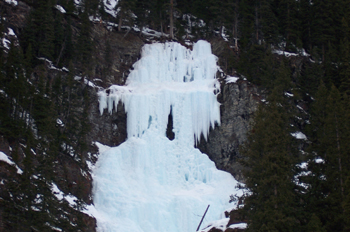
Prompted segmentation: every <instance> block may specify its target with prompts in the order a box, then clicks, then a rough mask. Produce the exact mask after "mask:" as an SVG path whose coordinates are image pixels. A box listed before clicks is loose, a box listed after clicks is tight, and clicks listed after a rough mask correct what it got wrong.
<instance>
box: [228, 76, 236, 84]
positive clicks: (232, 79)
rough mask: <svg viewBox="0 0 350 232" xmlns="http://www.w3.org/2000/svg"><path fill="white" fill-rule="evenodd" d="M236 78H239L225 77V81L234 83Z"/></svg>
mask: <svg viewBox="0 0 350 232" xmlns="http://www.w3.org/2000/svg"><path fill="white" fill-rule="evenodd" d="M238 80H239V77H231V76H227V77H226V83H236V82H237V81H238Z"/></svg>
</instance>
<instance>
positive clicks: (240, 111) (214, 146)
mask: <svg viewBox="0 0 350 232" xmlns="http://www.w3.org/2000/svg"><path fill="white" fill-rule="evenodd" d="M260 100H261V97H260V93H259V91H258V89H257V87H255V86H254V85H252V84H251V83H249V82H248V81H245V80H238V81H237V82H236V83H223V84H222V89H221V94H220V96H219V101H220V102H221V125H220V126H216V127H215V128H214V129H212V130H211V131H210V133H209V137H208V140H207V141H205V140H204V139H201V141H200V143H199V144H198V148H199V149H200V150H201V151H202V152H203V153H206V154H207V155H208V156H209V158H210V159H211V160H213V161H214V162H215V164H216V166H217V168H219V169H221V170H224V171H227V172H230V173H231V174H232V175H233V176H234V177H235V178H236V179H237V180H239V181H243V180H244V177H243V175H242V169H243V167H242V165H241V164H239V163H238V159H239V158H241V156H240V153H239V146H240V145H241V144H243V143H244V142H245V141H246V139H247V133H248V131H249V129H250V128H251V124H252V122H253V114H254V112H255V111H256V110H257V107H258V103H259V101H260Z"/></svg>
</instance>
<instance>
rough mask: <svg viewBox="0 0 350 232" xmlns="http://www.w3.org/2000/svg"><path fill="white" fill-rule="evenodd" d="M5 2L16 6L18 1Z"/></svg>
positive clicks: (9, 0) (7, 0) (8, 0)
mask: <svg viewBox="0 0 350 232" xmlns="http://www.w3.org/2000/svg"><path fill="white" fill-rule="evenodd" d="M5 2H6V3H8V4H10V5H13V6H17V5H18V2H17V1H16V0H5Z"/></svg>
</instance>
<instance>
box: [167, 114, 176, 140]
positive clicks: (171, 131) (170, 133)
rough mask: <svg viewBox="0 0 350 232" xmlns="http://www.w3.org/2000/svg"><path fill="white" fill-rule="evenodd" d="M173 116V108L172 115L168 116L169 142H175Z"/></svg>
mask: <svg viewBox="0 0 350 232" xmlns="http://www.w3.org/2000/svg"><path fill="white" fill-rule="evenodd" d="M173 129H174V128H173V114H172V108H170V113H169V116H168V125H167V127H166V137H168V139H169V140H174V138H175V133H174V132H173Z"/></svg>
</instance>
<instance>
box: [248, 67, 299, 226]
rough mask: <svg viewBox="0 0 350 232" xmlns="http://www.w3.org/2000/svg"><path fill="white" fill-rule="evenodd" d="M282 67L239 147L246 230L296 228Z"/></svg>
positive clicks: (291, 161)
mask: <svg viewBox="0 0 350 232" xmlns="http://www.w3.org/2000/svg"><path fill="white" fill-rule="evenodd" d="M283 70H284V68H283V67H281V68H280V71H279V74H278V75H279V77H278V78H277V83H278V84H277V83H276V87H275V88H274V89H273V91H272V93H271V94H270V96H269V97H268V99H267V100H268V103H267V104H266V105H260V107H259V109H258V111H257V113H256V116H255V120H254V126H253V129H252V131H251V133H250V134H249V136H248V141H247V143H246V144H245V145H244V147H243V149H242V154H243V156H244V157H246V158H245V160H244V162H243V163H244V164H245V165H246V167H247V168H248V170H247V171H246V172H245V176H246V187H247V188H248V189H249V191H250V192H251V194H250V195H248V196H246V197H245V199H244V203H245V206H244V210H245V212H246V213H247V215H248V218H249V219H250V221H249V223H248V231H298V228H299V223H298V220H297V212H298V205H297V203H296V198H297V196H296V194H295V191H294V189H295V184H294V182H293V179H294V175H295V168H294V167H295V164H296V157H295V151H294V148H293V145H292V144H293V143H292V137H291V135H290V132H289V131H290V130H289V124H290V123H289V119H288V114H287V111H286V109H285V108H284V107H286V104H287V102H285V101H284V100H283V95H284V89H285V87H284V85H285V84H283V83H282V82H284V81H285V80H283V79H284V77H283V75H285V74H284V71H283Z"/></svg>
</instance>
